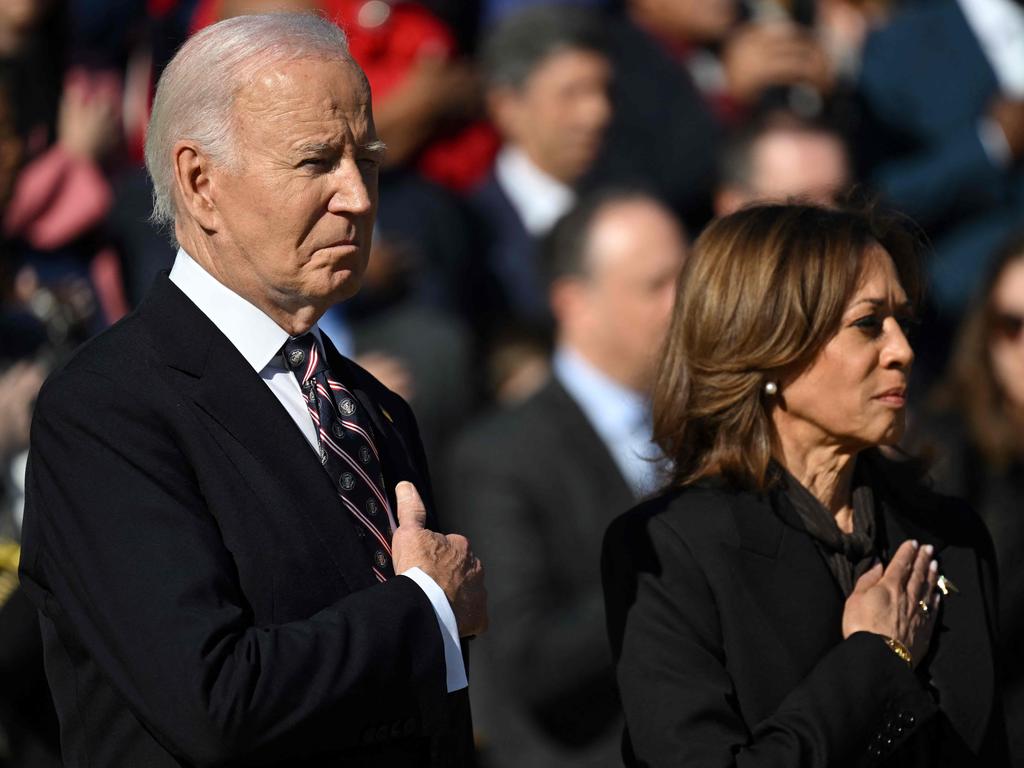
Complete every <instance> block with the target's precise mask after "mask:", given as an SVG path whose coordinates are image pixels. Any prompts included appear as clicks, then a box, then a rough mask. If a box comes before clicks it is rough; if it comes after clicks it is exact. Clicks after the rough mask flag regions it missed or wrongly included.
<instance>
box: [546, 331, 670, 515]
mask: <svg viewBox="0 0 1024 768" xmlns="http://www.w3.org/2000/svg"><path fill="white" fill-rule="evenodd" d="M552 368H553V370H554V375H555V378H556V379H558V383H559V384H561V385H562V387H563V388H564V389H565V391H566V392H568V393H569V396H570V397H571V398H572V399H573V400H574V401H576V404H577V405H578V406H579V407H580V410H581V411H583V415H584V416H586V417H587V421H589V422H590V425H591V426H592V427H593V428H594V431H595V432H597V434H598V437H600V438H601V442H603V443H604V444H605V447H606V448H607V449H608V452H609V453H610V454H611V456H612V459H613V460H614V461H615V464H616V466H617V467H618V468H619V471H620V472H621V473H622V476H623V478H624V479H625V480H626V484H627V485H628V486H629V487H630V489H631V490H632V491H633V494H634V496H636V497H637V498H641V497H643V496H646V495H647V494H649V493H652V492H653V491H655V490H657V484H658V472H659V470H660V468H661V467H662V466H663V464H662V460H661V451H660V450H659V449H658V447H657V446H656V445H655V444H654V443H653V442H651V418H650V402H649V401H648V399H647V398H646V397H644V396H643V395H642V394H640V393H639V392H636V391H634V390H632V389H629V388H627V387H624V386H622V385H621V384H619V383H618V382H616V381H613V380H612V379H611V378H609V377H608V376H606V375H605V374H604V373H602V372H601V371H599V370H598V369H597V368H595V367H594V366H593V365H592V364H591V363H590V362H588V361H587V360H585V359H583V357H582V356H581V355H580V354H579V353H578V352H576V351H575V350H574V349H572V348H571V347H567V346H564V345H563V346H560V347H559V348H558V349H557V350H556V351H555V355H554V359H553V360H552Z"/></svg>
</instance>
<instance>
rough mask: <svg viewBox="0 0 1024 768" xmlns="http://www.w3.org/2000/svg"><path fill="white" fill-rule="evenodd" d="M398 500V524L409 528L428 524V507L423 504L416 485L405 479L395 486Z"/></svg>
mask: <svg viewBox="0 0 1024 768" xmlns="http://www.w3.org/2000/svg"><path fill="white" fill-rule="evenodd" d="M395 499H396V500H397V501H398V524H399V525H400V526H401V525H404V526H407V527H409V528H423V527H425V526H426V524H427V508H426V507H424V506H423V499H421V498H420V494H419V491H417V490H416V486H415V485H413V484H412V483H410V482H409V481H407V480H403V481H402V482H400V483H399V484H398V485H396V486H395Z"/></svg>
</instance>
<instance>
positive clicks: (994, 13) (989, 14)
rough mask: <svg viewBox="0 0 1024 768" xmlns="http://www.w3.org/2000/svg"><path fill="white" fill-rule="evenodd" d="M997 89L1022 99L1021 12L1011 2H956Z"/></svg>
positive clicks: (1023, 45)
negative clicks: (993, 77) (991, 73)
mask: <svg viewBox="0 0 1024 768" xmlns="http://www.w3.org/2000/svg"><path fill="white" fill-rule="evenodd" d="M959 5H960V10H961V11H963V14H964V17H965V18H966V19H967V24H968V26H969V27H970V28H971V31H972V32H973V33H974V36H975V37H976V38H977V39H978V43H979V44H980V45H981V49H982V52H983V53H984V54H985V58H986V59H988V61H989V64H991V66H992V69H993V70H994V71H995V75H996V79H997V80H998V81H999V85H1000V88H1001V89H1002V90H1003V92H1005V93H1006V94H1007V95H1010V96H1013V97H1015V98H1021V97H1024V9H1022V8H1021V6H1020V5H1019V4H1018V3H1016V2H1014V0H959Z"/></svg>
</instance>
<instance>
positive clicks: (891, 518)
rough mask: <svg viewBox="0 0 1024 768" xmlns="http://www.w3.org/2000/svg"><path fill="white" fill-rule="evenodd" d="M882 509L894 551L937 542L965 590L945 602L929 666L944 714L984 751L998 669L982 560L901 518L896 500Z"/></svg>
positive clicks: (943, 565) (944, 563) (947, 568)
mask: <svg viewBox="0 0 1024 768" xmlns="http://www.w3.org/2000/svg"><path fill="white" fill-rule="evenodd" d="M882 506H883V520H884V522H885V527H886V534H887V538H888V544H889V547H888V548H889V551H890V553H891V552H893V551H895V549H896V547H898V546H899V545H900V544H901V543H902V542H903V541H905V540H906V539H916V540H917V541H919V542H920V543H921V544H931V545H932V546H933V547H935V554H936V559H937V560H938V562H939V571H940V573H942V574H943V575H944V576H948V577H949V578H950V579H951V580H952V582H953V583H954V584H955V585H956V586H957V588H958V589H959V590H960V594H952V595H949V596H948V597H944V598H943V600H942V606H941V608H940V610H939V615H938V619H937V621H936V626H935V630H934V634H933V635H932V641H931V646H930V648H929V653H928V656H927V657H926V658H925V660H924V662H923V665H924V671H925V672H926V673H927V674H928V675H929V676H930V678H931V685H932V687H933V688H934V689H935V690H936V692H937V694H938V696H937V698H938V702H939V705H940V706H941V708H942V711H943V712H944V713H945V714H946V716H947V717H948V718H949V720H950V722H951V723H952V725H953V727H954V728H955V729H956V731H957V733H959V734H960V736H961V737H962V738H963V739H964V741H965V742H966V743H967V744H968V745H969V746H970V747H971V748H972V749H973V750H974V751H975V752H978V751H979V750H980V749H981V745H982V743H983V741H984V739H985V734H986V732H987V729H988V722H989V717H990V715H991V704H992V698H993V686H994V682H995V669H994V668H993V666H992V661H991V656H992V655H991V648H992V638H991V637H990V635H989V630H988V622H987V620H986V618H985V606H984V604H983V602H982V600H981V594H982V587H981V583H980V578H979V573H978V567H977V562H976V559H975V557H974V555H973V553H971V552H970V551H969V550H966V549H962V548H959V547H947V545H946V543H945V542H944V541H943V540H942V539H941V538H939V537H938V536H937V535H936V534H935V533H933V532H931V531H929V530H928V529H927V528H924V527H923V526H921V525H920V524H919V523H918V522H917V520H916V519H915V517H911V516H907V515H901V514H899V513H898V512H897V511H896V509H895V506H894V505H893V504H892V502H891V501H889V500H883V503H882ZM968 596H971V597H968Z"/></svg>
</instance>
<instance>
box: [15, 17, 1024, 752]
mask: <svg viewBox="0 0 1024 768" xmlns="http://www.w3.org/2000/svg"><path fill="white" fill-rule="evenodd" d="M278 10H317V11H319V12H321V13H324V14H326V15H327V16H328V17H329V18H331V19H332V20H334V21H336V22H337V23H338V24H339V25H340V26H342V27H343V28H344V29H345V30H346V32H347V33H348V35H349V38H350V44H351V49H352V52H353V54H354V56H355V58H356V60H357V61H358V62H359V63H360V64H361V66H362V67H363V69H364V70H365V71H366V74H367V77H368V79H369V81H370V83H371V86H372V92H373V108H374V117H375V121H376V126H377V131H378V133H379V135H380V137H381V139H383V141H385V142H386V144H387V146H388V153H387V160H386V161H385V166H384V169H383V170H382V175H381V183H380V209H379V215H378V221H377V229H376V232H375V238H374V250H373V255H372V259H371V265H370V269H369V270H368V273H367V276H366V280H365V283H364V287H363V289H362V291H361V292H360V294H359V295H358V296H357V297H356V298H355V299H354V300H352V301H351V302H347V303H346V304H344V305H343V306H338V307H336V308H334V309H333V310H331V312H329V313H328V315H326V316H325V317H324V318H323V320H322V321H321V328H322V329H323V330H324V331H325V332H326V333H328V335H330V337H331V338H332V340H333V341H334V342H335V344H336V345H337V346H338V347H339V349H341V350H342V351H343V352H345V353H346V354H348V355H349V356H350V357H353V358H354V359H356V360H357V361H358V362H360V363H361V364H362V365H363V366H364V367H366V368H367V369H368V370H370V371H371V372H372V373H374V374H375V375H376V376H377V377H378V378H379V379H380V380H381V381H383V382H384V383H385V384H386V385H388V386H389V387H390V388H392V389H393V390H395V391H396V392H398V393H400V394H402V395H403V396H404V397H406V398H407V399H408V400H409V402H410V403H411V405H412V407H413V410H414V412H415V413H416V415H417V418H418V420H419V422H420V428H421V432H422V434H423V438H424V442H425V446H426V450H427V453H428V457H429V459H430V462H431V466H432V468H433V474H434V483H435V485H436V486H437V487H436V490H437V491H438V492H439V494H440V496H441V498H443V499H445V500H446V503H445V504H444V506H443V507H442V509H444V511H445V513H446V515H447V524H448V525H449V526H450V527H451V528H452V529H455V530H459V531H462V532H465V533H467V534H468V535H469V537H470V540H471V541H472V542H473V544H474V548H475V550H476V551H477V553H478V554H479V555H480V557H481V559H482V560H483V562H484V563H485V564H486V565H487V568H488V577H487V580H488V588H489V591H490V594H491V624H492V631H491V632H490V633H489V635H488V636H487V637H485V638H483V639H481V640H480V641H478V642H477V643H475V644H474V646H473V665H472V679H473V703H474V719H475V726H476V732H477V740H478V746H479V751H480V760H481V764H482V765H484V766H493V767H495V768H498V767H501V766H506V765H507V766H531V767H532V766H547V765H551V766H555V765H558V766H573V765H581V766H582V765H586V766H611V765H617V764H619V758H618V739H619V735H620V731H621V714H620V713H619V708H618V702H617V697H616V692H615V685H614V679H613V675H612V667H611V657H610V653H609V650H608V648H607V643H606V640H605V630H604V616H603V608H602V599H601V586H600V576H599V564H598V557H599V550H600V542H601V536H602V535H603V532H604V530H605V527H606V526H607V524H608V522H609V521H610V520H611V519H612V518H613V517H615V516H616V515H618V514H619V513H620V512H622V511H623V510H624V509H625V508H627V507H628V506H630V505H631V504H632V503H633V502H634V501H635V500H637V499H639V498H641V497H642V496H644V495H645V494H647V493H649V492H651V491H652V490H654V489H655V488H656V487H657V483H658V481H659V470H660V469H661V467H660V464H659V460H658V456H657V455H656V453H654V448H653V446H652V445H651V443H650V415H649V408H648V401H647V388H648V386H649V383H650V380H651V377H652V375H653V371H654V369H655V366H656V364H657V350H658V347H659V345H660V342H661V339H662V338H663V336H664V333H665V328H666V324H667V320H668V317H669V314H670V311H671V307H672V302H673V298H674V292H675V282H676V276H677V275H678V272H679V270H680V267H681V265H682V263H683V261H684V260H685V258H686V253H687V248H688V244H689V243H690V242H692V240H693V239H694V238H695V237H696V236H697V235H699V233H700V231H701V229H702V227H703V226H704V225H705V224H706V223H707V222H708V221H709V220H710V219H711V218H712V217H714V216H716V215H722V214H725V213H729V212H732V211H734V210H736V209H738V208H740V207H742V206H744V205H747V204H750V203H752V202H754V201H760V200H786V199H801V200H810V201H815V202H820V203H825V204H832V203H850V202H854V203H856V204H858V205H865V204H871V205H878V206H882V207H885V208H888V209H893V210H896V211H898V212H901V213H903V214H905V215H907V216H909V217H910V218H911V219H912V220H913V221H914V222H916V225H917V227H918V228H919V232H920V237H921V238H923V239H925V240H926V241H927V243H928V248H927V252H928V260H927V263H926V265H925V267H926V271H927V274H928V278H929V288H928V291H929V292H928V301H927V309H926V311H925V312H924V314H923V316H922V317H921V318H919V320H920V323H919V325H918V327H917V329H916V332H915V337H914V338H913V339H912V341H913V344H914V348H915V352H916V354H917V360H916V363H915V369H914V387H913V391H912V398H913V403H912V413H911V421H912V426H913V428H912V430H911V432H912V434H911V436H910V438H909V439H908V442H907V449H908V450H910V451H912V452H914V453H916V454H917V455H920V456H922V457H924V458H925V459H926V460H927V461H929V462H931V464H930V466H931V467H932V469H931V474H932V477H933V482H934V483H935V484H936V486H937V487H939V488H941V489H942V490H944V491H948V492H950V493H954V494H957V495H961V496H963V497H965V498H967V499H968V500H969V501H971V502H972V504H973V505H974V507H975V508H976V509H977V510H978V512H979V513H980V514H981V515H982V516H983V518H984V519H985V521H986V523H987V524H988V526H989V529H990V531H991V533H992V535H993V538H994V541H995V546H996V550H997V556H998V559H999V562H1000V567H1001V569H1002V570H1001V592H1002V595H1001V599H1002V615H1001V624H1002V637H1003V645H1004V647H1005V648H1006V649H1007V652H1006V654H1005V657H1004V659H1003V664H1004V669H1003V670H1002V674H1001V677H1002V679H1003V681H1004V682H1005V684H1006V689H1007V700H1006V708H1007V719H1008V723H1009V726H1010V731H1011V734H1010V735H1011V741H1012V742H1013V750H1014V753H1015V759H1016V763H1015V765H1020V766H1024V653H1022V652H1021V650H1020V649H1021V648H1024V566H1022V565H1021V560H1020V558H1019V557H1017V556H1016V554H1017V553H1018V552H1020V551H1021V549H1022V548H1024V503H1022V502H1024V163H1022V156H1024V3H1021V2H1020V1H1019V0H902V1H901V0H890V1H887V0H745V1H744V0H421V1H420V2H415V1H413V0H3V2H0V237H2V239H0V766H7V765H9V766H27V765H40V766H43V765H58V764H59V758H58V757H57V755H58V752H57V737H56V733H57V731H56V723H55V721H54V716H53V714H52V709H50V708H49V703H48V699H47V696H46V687H45V681H44V678H43V669H42V658H41V650H40V647H39V643H38V629H37V627H36V624H35V616H34V612H33V610H32V609H31V608H30V607H29V606H28V604H27V602H26V601H25V600H24V598H23V597H22V596H21V595H20V594H19V592H18V590H17V584H16V579H15V577H14V575H13V574H14V572H15V569H16V564H17V557H18V548H17V541H18V536H19V527H20V514H21V493H22V479H23V475H24V466H25V451H26V448H27V443H28V430H29V424H30V421H31V410H32V403H33V401H34V398H35V394H36V392H37V390H38V388H39V386H40V384H41V382H42V381H43V379H44V378H45V376H46V374H47V372H48V371H49V370H51V369H52V368H53V367H54V366H56V365H60V363H61V362H62V361H63V360H64V359H66V358H67V356H68V355H70V354H72V353H73V351H74V349H75V348H76V347H77V346H78V345H80V344H81V343H83V342H85V341H87V340H88V339H89V337H91V336H93V335H95V334H96V333H98V332H100V331H102V330H103V329H104V328H106V327H108V326H109V325H110V324H112V323H114V322H116V321H117V320H118V319H119V318H120V317H122V316H123V315H125V314H126V313H128V312H130V311H131V310H132V307H133V306H135V305H136V304H137V303H138V301H139V300H140V298H141V297H142V296H143V295H145V292H146V290H147V288H148V286H149V284H150V283H151V281H152V279H153V277H154V276H155V275H156V274H157V273H158V272H159V271H160V270H164V269H169V268H170V265H171V263H172V262H173V259H174V255H175V250H176V248H175V246H174V245H172V240H173V238H172V234H173V233H170V232H167V231H162V230H160V229H159V228H157V227H155V226H153V225H152V224H150V221H149V218H150V214H151V189H150V186H149V181H148V179H147V177H146V174H145V171H144V169H143V166H142V144H143V140H144V134H145V126H146V122H147V118H148V108H149V104H150V100H151V97H152V93H153V89H154V86H155V83H156V81H157V79H158V77H159V75H160V72H161V68H162V67H163V65H164V64H165V63H166V62H167V61H168V59H169V58H170V56H171V55H172V54H173V52H174V50H175V49H176V48H177V46H178V45H180V44H181V42H183V41H184V40H185V39H186V38H187V36H188V35H189V34H191V33H193V32H195V31H197V30H198V29H201V28H202V27H204V26H207V25H209V24H212V23H214V22H216V21H218V20H220V19H224V18H227V17H230V16H236V15H240V14H245V13H258V12H268V11H278Z"/></svg>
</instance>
